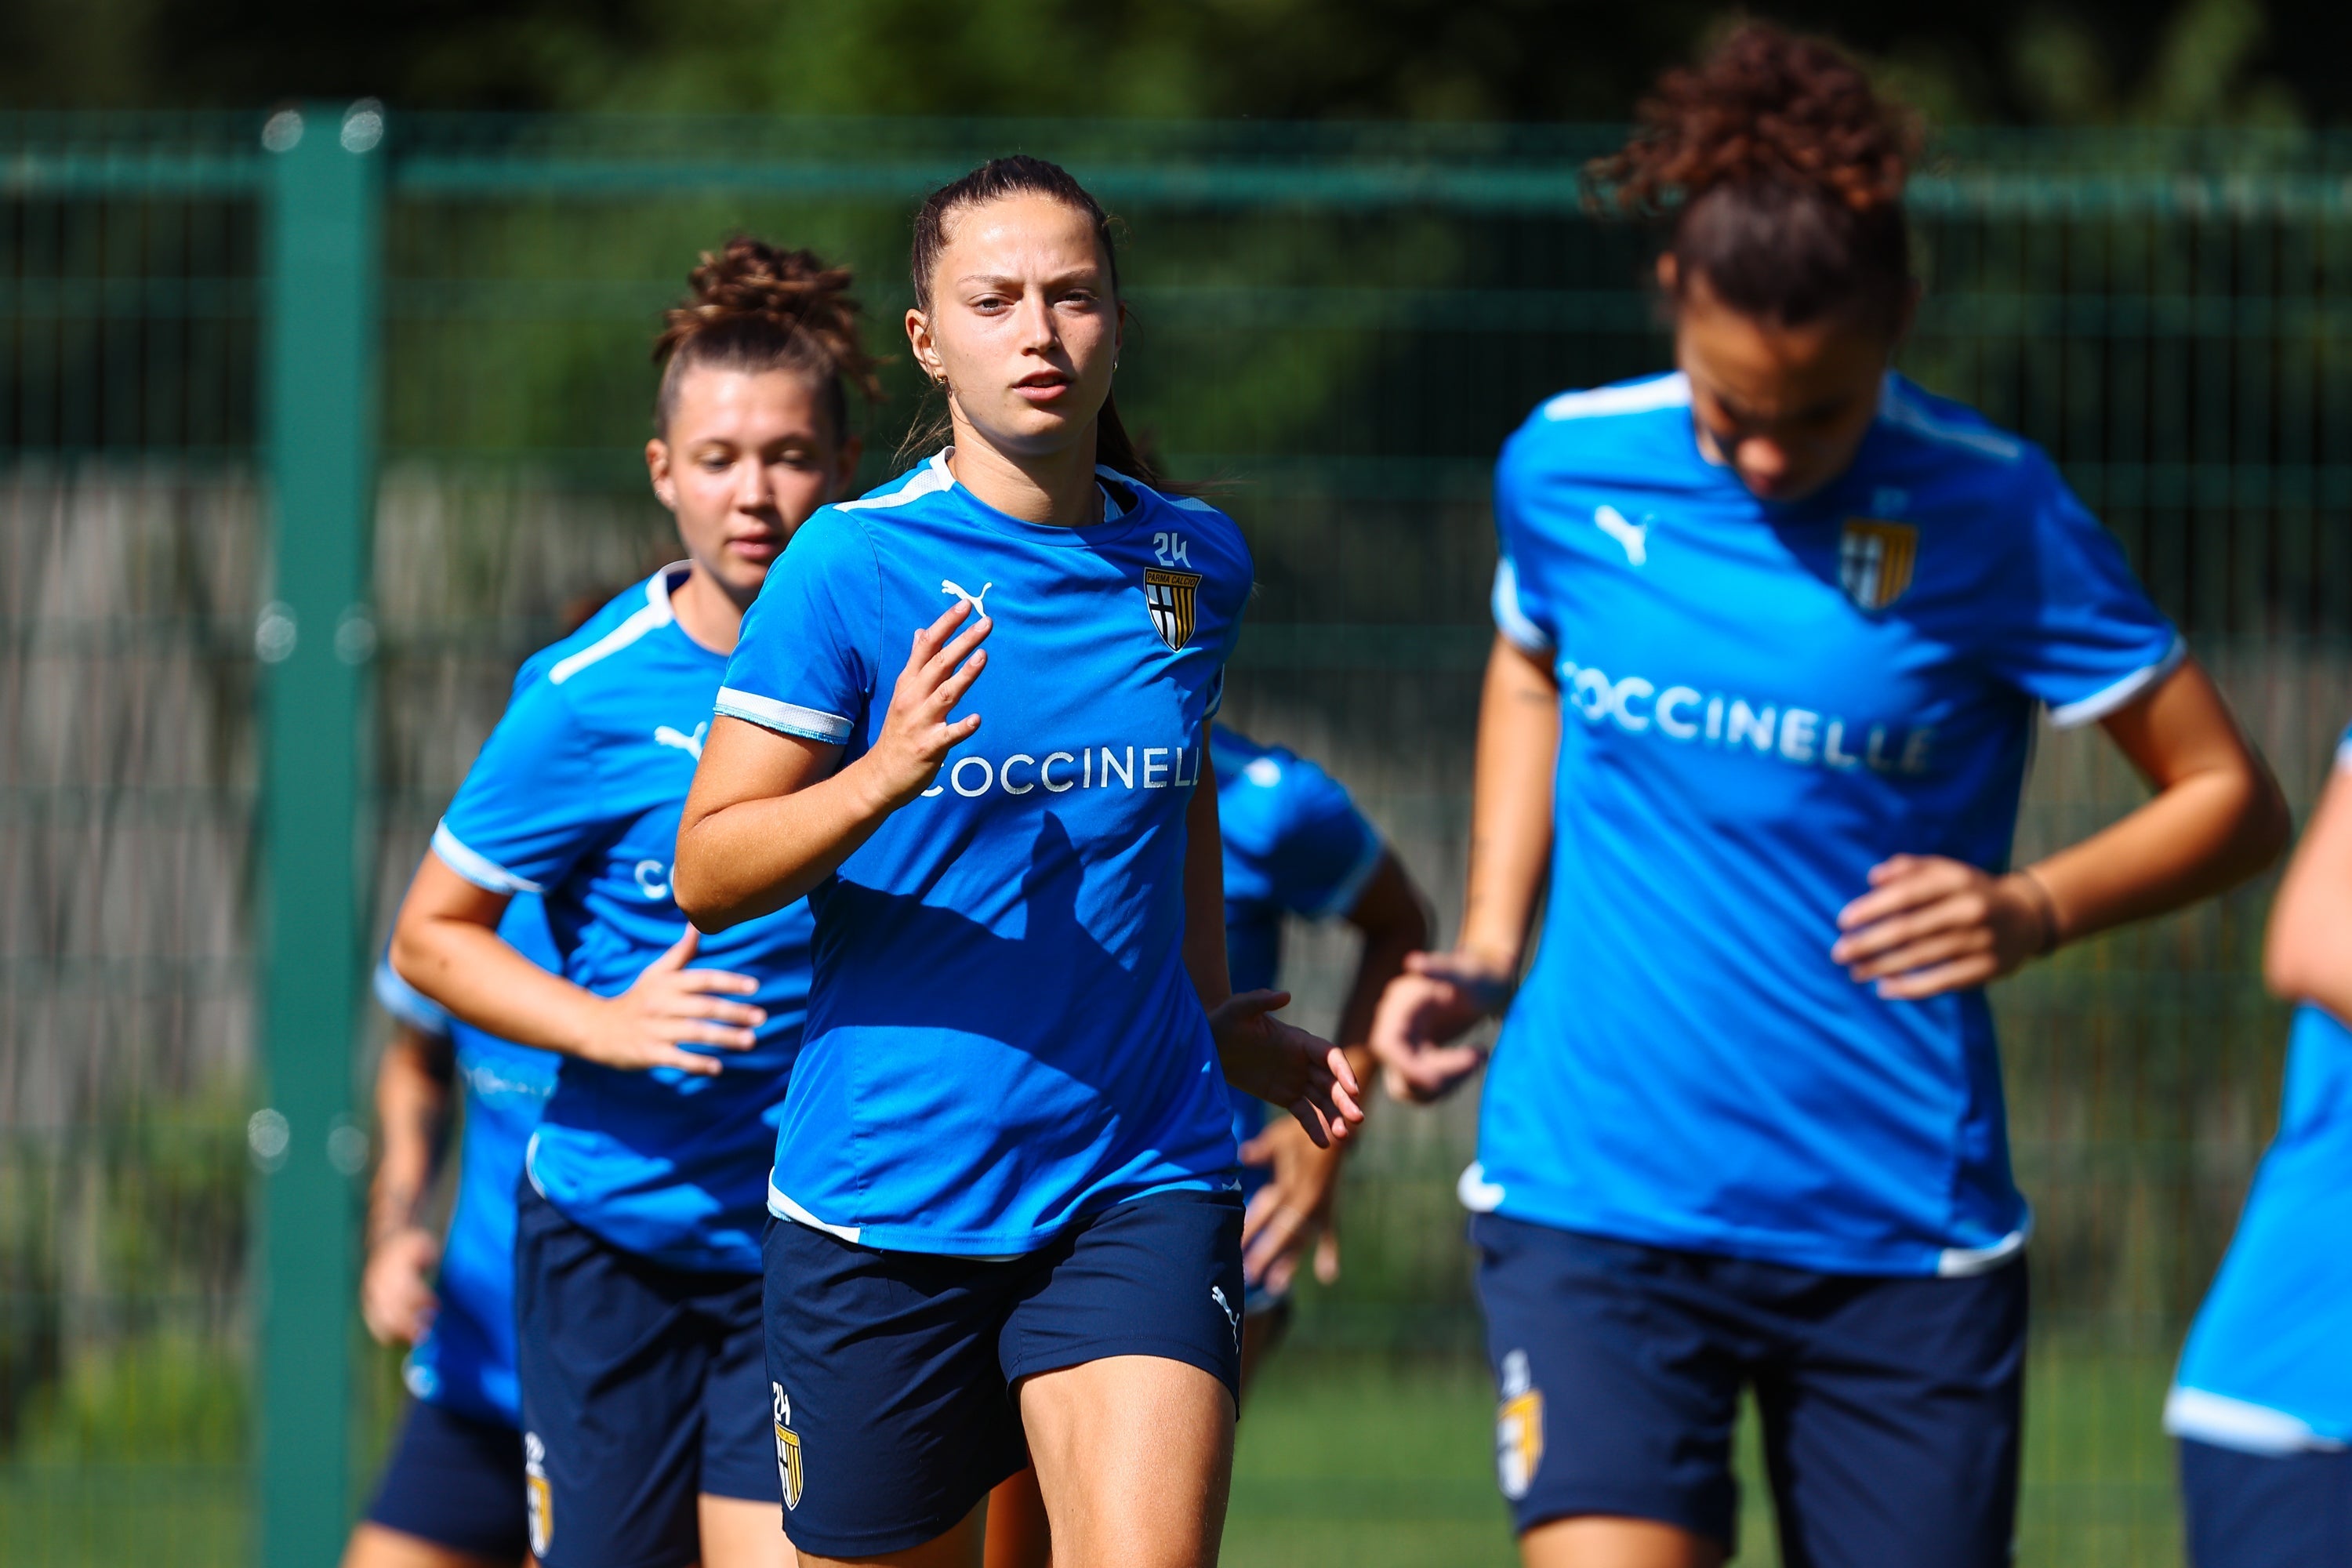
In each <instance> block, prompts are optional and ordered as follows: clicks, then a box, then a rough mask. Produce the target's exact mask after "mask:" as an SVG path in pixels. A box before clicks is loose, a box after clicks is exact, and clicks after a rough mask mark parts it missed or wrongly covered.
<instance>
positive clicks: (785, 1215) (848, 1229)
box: [768, 1177, 866, 1247]
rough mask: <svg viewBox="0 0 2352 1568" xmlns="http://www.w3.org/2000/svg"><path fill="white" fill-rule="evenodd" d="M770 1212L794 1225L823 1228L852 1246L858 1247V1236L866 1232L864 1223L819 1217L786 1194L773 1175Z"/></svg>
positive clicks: (769, 1183)
mask: <svg viewBox="0 0 2352 1568" xmlns="http://www.w3.org/2000/svg"><path fill="white" fill-rule="evenodd" d="M768 1212H769V1213H770V1214H772V1215H775V1216H776V1217H777V1218H778V1219H788V1220H790V1221H792V1222H793V1224H794V1225H804V1226H808V1227H809V1228H810V1229H811V1230H821V1231H823V1232H824V1233H825V1235H827V1236H837V1237H840V1238H841V1239H842V1240H844V1241H845V1242H847V1243H849V1245H850V1246H852V1247H856V1245H857V1238H858V1237H861V1236H863V1235H865V1234H866V1227H865V1226H862V1225H830V1224H827V1223H826V1222H825V1221H824V1220H821V1219H819V1218H817V1217H816V1215H813V1214H811V1213H809V1211H808V1210H806V1209H804V1208H803V1207H801V1205H798V1204H796V1203H794V1202H793V1200H792V1199H791V1198H790V1197H788V1196H786V1195H785V1194H784V1190H783V1189H782V1187H779V1186H778V1185H776V1184H775V1180H774V1178H773V1177H771V1178H770V1179H769V1182H768Z"/></svg>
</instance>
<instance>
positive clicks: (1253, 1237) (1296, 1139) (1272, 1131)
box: [1242, 1121, 1341, 1296]
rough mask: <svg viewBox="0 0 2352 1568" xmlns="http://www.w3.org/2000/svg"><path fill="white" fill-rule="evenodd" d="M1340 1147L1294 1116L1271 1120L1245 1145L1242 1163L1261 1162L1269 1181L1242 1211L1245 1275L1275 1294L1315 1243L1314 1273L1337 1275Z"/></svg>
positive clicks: (1329, 1279)
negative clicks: (1312, 1137)
mask: <svg viewBox="0 0 2352 1568" xmlns="http://www.w3.org/2000/svg"><path fill="white" fill-rule="evenodd" d="M1340 1158H1341V1156H1340V1152H1339V1150H1337V1149H1318V1148H1317V1147H1316V1146H1315V1145H1314V1144H1313V1143H1312V1142H1309V1141H1308V1140H1307V1133H1306V1131H1305V1130H1304V1129H1302V1128H1301V1127H1300V1126H1299V1125H1298V1124H1297V1122H1295V1121H1268V1122H1267V1123H1266V1124H1265V1129H1264V1131H1260V1132H1259V1133H1258V1135H1257V1136H1256V1137H1255V1138H1253V1139H1251V1140H1250V1141H1249V1142H1246V1143H1244V1144H1243V1145H1242V1163H1243V1164H1244V1165H1262V1166H1264V1167H1265V1169H1266V1171H1267V1173H1268V1174H1267V1178H1266V1184H1265V1185H1264V1186H1262V1187H1260V1188H1259V1189H1258V1190H1257V1194H1256V1195H1255V1197H1253V1198H1251V1199H1250V1205H1249V1212H1248V1213H1247V1214H1245V1215H1243V1216H1242V1277H1243V1278H1244V1279H1247V1280H1248V1281H1249V1282H1250V1283H1251V1284H1252V1285H1254V1286H1256V1285H1263V1286H1264V1287H1265V1289H1268V1290H1270V1291H1272V1292H1273V1293H1274V1294H1275V1295H1277V1296H1279V1295H1282V1294H1283V1293H1284V1292H1286V1291H1287V1290H1288V1289H1290V1282H1291V1280H1292V1279H1296V1278H1297V1274H1298V1260H1299V1258H1300V1255H1301V1254H1303V1253H1304V1252H1306V1250H1307V1247H1308V1246H1309V1245H1310V1244H1311V1245H1312V1246H1313V1247H1314V1248H1315V1278H1316V1279H1319V1280H1321V1281H1322V1282H1323V1283H1324V1284H1326V1285H1328V1284H1330V1283H1331V1282H1332V1281H1334V1280H1336V1279H1339V1228H1338V1226H1336V1225H1334V1224H1333V1215H1332V1208H1333V1205H1334V1203H1335V1201H1336V1200H1337V1199H1338V1197H1339V1162H1340Z"/></svg>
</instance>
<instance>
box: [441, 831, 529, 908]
mask: <svg viewBox="0 0 2352 1568" xmlns="http://www.w3.org/2000/svg"><path fill="white" fill-rule="evenodd" d="M433 853H435V854H436V855H438V856H439V857H441V863H442V864H443V865H445V866H446V867H448V868H449V869H451V870H452V871H455V872H457V875H459V876H460V877H463V878H465V879H466V880H467V881H468V882H471V883H473V884H474V886H476V887H477V888H479V889H482V891H484V892H486V893H507V894H514V893H543V892H545V891H547V889H545V888H542V887H541V886H540V885H539V884H538V883H537V882H534V881H532V880H531V879H530V878H528V877H518V876H516V875H515V874H514V873H513V872H512V871H509V870H508V869H507V868H505V867H503V866H501V865H499V863H498V862H497V861H495V860H493V859H491V858H488V856H486V855H478V854H476V853H475V852H474V851H473V850H471V849H468V848H467V847H466V846H465V845H464V844H463V843H461V842H459V840H458V838H457V835H456V834H454V833H452V832H450V831H449V824H448V821H447V819H446V818H444V819H443V820H442V822H441V823H440V825H439V826H436V827H435V828H434V829H433Z"/></svg>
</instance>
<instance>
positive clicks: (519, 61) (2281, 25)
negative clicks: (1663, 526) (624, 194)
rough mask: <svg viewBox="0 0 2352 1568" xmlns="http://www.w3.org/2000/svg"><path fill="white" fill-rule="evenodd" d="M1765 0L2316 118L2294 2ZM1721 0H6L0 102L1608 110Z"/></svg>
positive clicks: (1864, 44)
mask: <svg viewBox="0 0 2352 1568" xmlns="http://www.w3.org/2000/svg"><path fill="white" fill-rule="evenodd" d="M2160 4H2161V8H2160V9H2159V8H2158V6H2152V5H2145V4H2134V3H2132V0H2059V3H2056V4H2051V3H2049V0H1986V3H1983V4H1974V5H1971V4H1965V3H1962V0H1921V3H1919V4H1915V5H1906V6H1886V5H1869V4H1864V3H1863V0H1789V3H1786V4H1781V5H1774V6H1771V7H1769V9H1768V14H1769V15H1772V16H1776V17H1778V18H1780V19H1782V20H1785V21H1787V22H1789V23H1790V24H1791V25H1794V26H1803V27H1808V28H1816V29H1821V30H1825V31H1827V32H1830V33H1832V34H1834V35H1836V36H1839V37H1843V38H1844V39H1846V40H1848V41H1849V42H1850V43H1852V44H1853V46H1854V47H1857V48H1860V49H1862V50H1864V52H1865V53H1867V54H1868V55H1870V56H1871V57H1872V58H1874V59H1877V60H1878V61H1880V62H1881V63H1882V64H1883V65H1884V66H1885V68H1886V69H1887V70H1888V72H1889V73H1890V75H1891V76H1892V77H1893V78H1894V79H1896V80H1898V81H1899V82H1900V83H1901V84H1902V85H1903V86H1904V87H1905V88H1906V90H1908V91H1909V92H1910V93H1911V94H1912V95H1913V96H1914V97H1915V99H1916V100H1917V101H1918V102H1919V103H1920V105H1921V107H1923V108H1925V109H1927V110H1929V111H1930V112H1931V113H1933V114H1934V115H1936V116H1937V117H1938V118H1941V119H1943V120H1946V121H2022V122H2038V123H2058V124H2076V123H2117V122H2131V123H2166V124H2240V123H2277V122H2279V121H2283V120H2292V121H2305V122H2313V123H2334V122H2336V121H2341V120H2343V119H2344V118H2345V117H2346V116H2347V113H2352V84H2347V80H2346V79H2345V78H2344V76H2343V73H2342V72H2341V71H2339V70H2337V69H2336V68H2335V62H2336V60H2338V59H2340V58H2342V55H2343V53H2344V51H2345V49H2346V48H2347V46H2352V16H2347V14H2346V11H2345V8H2344V7H2342V6H2339V5H2328V4H2324V3H2320V0H2168V3H2162V0H2160ZM1729 11H1730V8H1729V7H1727V6H1726V5H1723V4H1722V3H1721V0H1654V4H1650V5H1613V4H1601V3H1600V0H1566V3H1562V0H1470V3H1467V4H1463V3H1455V0H1131V3H1128V4H1120V5H1102V4H1099V3H1090V0H696V3H693V4H688V5H678V4H674V3H671V0H474V3H471V4H466V3H460V0H358V3H356V4H351V5H333V6H327V5H317V4H314V3H310V0H211V3H209V4H205V5H193V4H189V3H187V0H16V4H14V5H10V6H8V7H7V8H5V10H0V105H23V104H38V105H43V106H49V107H68V106H79V107H100V106H103V107H159V106H160V107H180V106H186V105H192V104H238V105H245V104H253V103H259V102H266V101H269V100H275V99H281V98H287V97H293V96H303V95H311V96H321V95H323V96H337V95H340V96H356V95H359V94H363V93H373V94H376V95H378V96H381V97H383V98H384V99H386V100H389V101H391V102H393V103H394V104H395V105H397V106H400V107H436V108H495V109H662V110H676V111H681V112H694V113H711V112H725V111H748V112H785V113H797V114H808V113H835V114H989V115H1013V116H1024V117H1034V116H1076V115H1108V116H1121V117H1134V118H1163V117H1172V118H1189V117H1216V116H1250V117H1257V118H1286V119H1333V118H1349V117H1354V118H1370V119H1403V120H1416V121H1468V120H1518V121H1563V120H1579V119H1583V120H1611V119H1616V118H1619V117H1622V115H1624V114H1625V113H1626V111H1627V110H1629V108H1630V107H1631V105H1632V103H1633V100H1634V98H1635V97H1636V96H1638V94H1639V93H1640V92H1641V91H1642V90H1643V88H1644V86H1645V85H1646V84H1647V83H1648V82H1649V81H1650V80H1651V79H1653V78H1654V76H1655V75H1656V73H1657V72H1658V71H1659V70H1660V69H1661V68H1664V67H1665V66H1667V65H1669V64H1672V63H1674V62H1675V61H1677V60H1679V59H1681V58H1684V57H1685V56H1686V55H1687V54H1688V52H1689V51H1690V49H1691V47H1693V45H1694V43H1695V42H1696V40H1698V39H1699V38H1700V37H1703V36H1704V35H1705V34H1706V31H1707V29H1708V28H1710V27H1711V26H1718V25H1720V24H1721V22H1722V21H1723V20H1724V18H1725V17H1726V16H1727V14H1729Z"/></svg>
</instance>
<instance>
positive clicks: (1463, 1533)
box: [0, 1346, 2180, 1568]
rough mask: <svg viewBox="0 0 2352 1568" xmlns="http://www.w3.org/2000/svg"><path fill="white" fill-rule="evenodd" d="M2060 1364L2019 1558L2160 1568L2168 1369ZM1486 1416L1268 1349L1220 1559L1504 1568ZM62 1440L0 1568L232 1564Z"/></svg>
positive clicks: (2034, 1417) (216, 1466) (1758, 1525)
mask: <svg viewBox="0 0 2352 1568" xmlns="http://www.w3.org/2000/svg"><path fill="white" fill-rule="evenodd" d="M2071 1352H2072V1353H2067V1354H2063V1355H2062V1354H2059V1353H2055V1352H2054V1351H2047V1350H2046V1351H2045V1352H2044V1353H2042V1355H2040V1356H2039V1357H2038V1358H2037V1360H2036V1362H2035V1364H2034V1370H2033V1374H2032V1384H2031V1391H2030V1394H2029V1398H2030V1401H2031V1411H2030V1416H2029V1422H2028V1436H2027V1444H2026V1448H2027V1452H2026V1460H2025V1494H2024V1502H2023V1507H2022V1510H2021V1529H2020V1552H2019V1561H2020V1562H2021V1563H2027V1564H2050V1565H2053V1568H2060V1565H2063V1568H2176V1565H2177V1564H2178V1563H2179V1561H2180V1557H2179V1536H2178V1530H2177V1526H2176V1514H2175V1506H2174V1501H2173V1495H2172V1489H2171V1481H2170V1465H2171V1458H2170V1448H2169V1445H2168V1443H2167V1442H2166V1440H2165V1438H2164V1436H2163V1435H2162V1434H2161V1433H2160V1432H2159V1431H2158V1426H2157V1412H2158V1404H2159V1402H2160V1401H2161V1398H2162V1394H2163V1389H2164V1381H2165V1374H2166V1372H2167V1370H2168V1367H2167V1363H2165V1362H2164V1361H2162V1360H2160V1359H2158V1358H2154V1357H2132V1358H2128V1359H2126V1358H2119V1357H2113V1356H2104V1357H2103V1356H2100V1355H2097V1354H2095V1353H2094V1352H2092V1350H2091V1349H2090V1348H2089V1347H2084V1346H2076V1347H2071ZM1493 1413H1494V1394H1493V1391H1492V1389H1491V1387H1490V1385H1489V1384H1488V1383H1487V1381H1486V1373H1485V1370H1484V1368H1483V1367H1481V1366H1479V1365H1478V1364H1476V1363H1472V1362H1469V1361H1465V1360H1459V1359H1452V1358H1436V1359H1429V1358H1424V1359H1410V1360H1390V1359H1386V1358H1377V1357H1366V1356H1352V1355H1351V1356H1342V1355H1338V1354H1333V1353H1312V1352H1298V1353H1292V1354H1288V1355H1283V1356H1277V1357H1276V1359H1275V1361H1274V1363H1272V1365H1271V1366H1270V1367H1269V1368H1268V1370H1267V1373H1266V1375H1265V1381H1264V1383H1263V1384H1262V1385H1261V1386H1260V1387H1259V1388H1258V1390H1257V1391H1256V1392H1255V1394H1254V1395H1253V1397H1252V1401H1251V1405H1250V1409H1249V1412H1248V1415H1247V1416H1246V1417H1245V1418H1244V1421H1243V1422H1242V1427H1241V1446H1240V1453H1239V1457H1238V1459H1237V1461H1236V1464H1235V1468H1234V1494H1233V1509H1232V1513H1231V1516H1230V1521H1229V1523H1228V1525H1227V1529H1226V1533H1225V1552H1224V1562H1225V1563H1227V1564H1228V1565H1230V1568H1323V1565H1326V1564H1328V1565H1330V1568H1486V1565H1489V1564H1492V1565H1494V1568H1507V1565H1508V1564H1511V1563H1516V1562H1517V1554H1516V1553H1515V1552H1514V1551H1513V1550H1512V1544H1511V1538H1510V1531H1509V1526H1508V1523H1507V1515H1506V1513H1505V1511H1504V1508H1503V1504H1502V1501H1501V1500H1500V1499H1499V1498H1498V1497H1497V1496H1496V1491H1495V1484H1494V1479H1493V1466H1492V1463H1491V1459H1490V1454H1491V1445H1492V1441H1493V1438H1492V1421H1493ZM158 1414H159V1415H160V1414H161V1413H160V1412H159V1413H158ZM170 1424H171V1423H170V1422H168V1421H165V1422H163V1425H166V1426H168V1425H170ZM79 1433H80V1436H79V1441H80V1442H81V1443H83V1444H85V1445H89V1446H90V1447H85V1449H84V1455H85V1457H83V1458H76V1457H75V1456H74V1455H73V1453H72V1452H70V1447H71V1445H69V1444H67V1443H65V1442H63V1441H60V1440H58V1439H57V1438H55V1437H54V1436H52V1438H51V1439H50V1440H49V1441H47V1442H46V1443H44V1444H42V1445H40V1447H42V1449H43V1451H44V1457H42V1458H37V1459H26V1460H20V1461H18V1462H16V1463H11V1464H7V1465H0V1564H5V1565H6V1568H18V1565H21V1568H117V1565H119V1564H123V1563H139V1564H141V1565H142V1568H242V1564H243V1563H245V1561H246V1553H247V1528H248V1523H249V1518H248V1511H247V1474H246V1470H245V1468H244V1467H243V1466H242V1465H240V1464H237V1463H236V1462H234V1461H233V1460H232V1461H230V1462H207V1463H167V1462H161V1461H149V1462H142V1461H141V1460H140V1459H139V1458H132V1457H129V1456H132V1455H137V1454H138V1453H139V1452H140V1451H141V1449H142V1447H145V1446H144V1445H143V1444H142V1443H140V1442H138V1441H136V1440H135V1439H136V1438H137V1437H138V1436H139V1434H137V1433H135V1432H128V1431H109V1430H105V1429H102V1428H100V1429H93V1428H90V1427H89V1426H87V1425H85V1426H83V1427H81V1428H79ZM149 1436H169V1434H167V1433H164V1432H162V1431H153V1430H151V1432H150V1433H149ZM93 1447H99V1448H107V1449H111V1450H113V1451H114V1453H115V1454H117V1455H121V1456H124V1457H120V1458H110V1457H106V1456H104V1455H102V1454H100V1453H98V1452H94V1451H91V1448H93ZM1741 1450H1742V1454H1741V1468H1742V1479H1743V1495H1744V1504H1745V1509H1744V1514H1743V1518H1742V1521H1741V1534H1742V1537H1743V1543H1742V1544H1743V1550H1742V1552H1741V1553H1740V1556H1739V1562H1740V1563H1741V1564H1743V1568H1748V1565H1754V1568H1768V1565H1777V1564H1778V1563H1779V1561H1780V1554H1779V1552H1777V1551H1775V1550H1774V1546H1773V1539H1772V1528H1771V1508H1770V1503H1769V1500H1768V1498H1767V1496H1766V1494H1765V1491H1764V1489H1763V1486H1762V1484H1761V1476H1762V1469H1761V1466H1760V1464H1759V1459H1758V1454H1757V1445H1756V1441H1755V1434H1754V1429H1753V1424H1752V1423H1750V1425H1749V1426H1748V1428H1747V1429H1746V1430H1745V1431H1743V1434H1742V1442H1741ZM146 1451H147V1452H149V1453H152V1452H155V1450H154V1449H152V1448H149V1449H147V1450H146ZM183 1451H184V1450H183Z"/></svg>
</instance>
